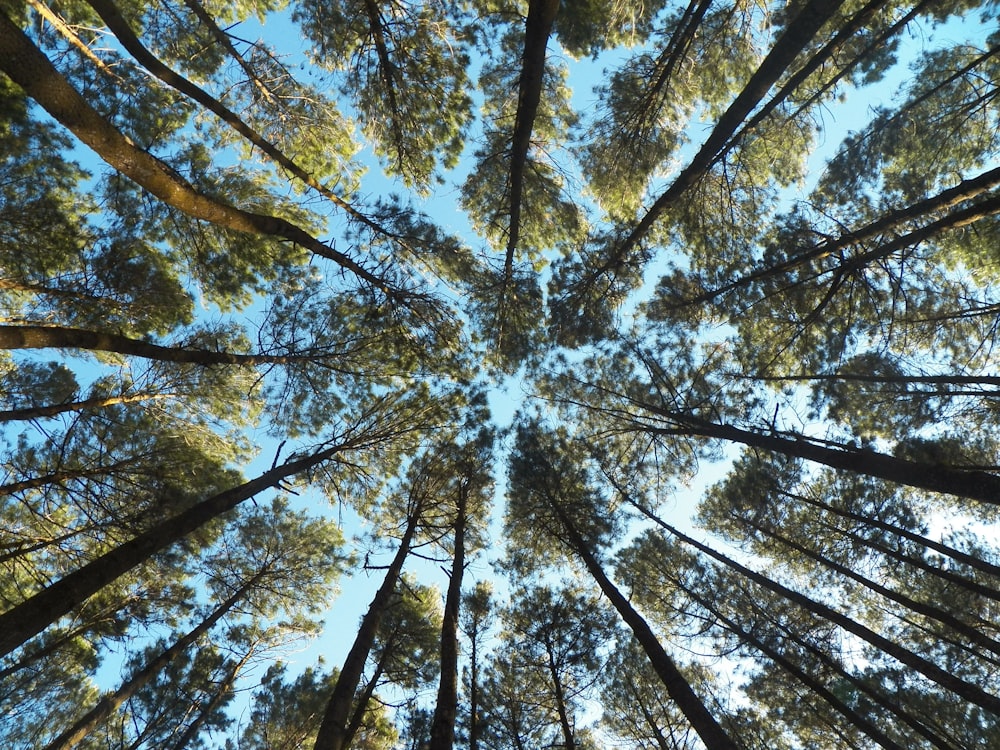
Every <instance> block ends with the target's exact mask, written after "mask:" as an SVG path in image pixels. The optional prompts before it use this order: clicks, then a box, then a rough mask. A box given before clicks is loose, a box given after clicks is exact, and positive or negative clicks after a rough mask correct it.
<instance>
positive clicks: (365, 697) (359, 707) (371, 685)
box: [344, 649, 388, 747]
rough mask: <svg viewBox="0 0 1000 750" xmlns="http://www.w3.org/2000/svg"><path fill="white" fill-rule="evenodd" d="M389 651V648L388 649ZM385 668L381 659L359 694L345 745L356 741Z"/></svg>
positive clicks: (345, 733) (345, 732) (345, 737)
mask: <svg viewBox="0 0 1000 750" xmlns="http://www.w3.org/2000/svg"><path fill="white" fill-rule="evenodd" d="M386 653H388V649H387V650H386ZM384 669H385V661H384V659H383V660H381V661H379V663H378V665H376V667H375V673H374V674H373V675H372V678H371V679H370V680H368V684H367V685H365V689H364V690H362V691H361V694H360V695H359V696H358V700H357V702H356V703H355V704H354V713H353V714H352V715H351V721H350V722H349V723H348V725H347V729H346V730H345V731H344V747H350V746H351V743H352V742H353V741H354V737H355V736H356V735H357V733H358V731H359V730H360V729H361V724H362V723H363V722H364V719H365V710H366V709H367V708H368V702H369V701H370V700H371V699H372V696H373V695H375V688H377V687H378V681H379V678H380V677H381V676H382V672H383V671H384Z"/></svg>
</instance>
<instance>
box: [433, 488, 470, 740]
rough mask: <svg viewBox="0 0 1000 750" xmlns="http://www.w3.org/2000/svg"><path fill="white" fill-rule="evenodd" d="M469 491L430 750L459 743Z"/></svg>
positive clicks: (444, 622) (462, 508) (448, 599)
mask: <svg viewBox="0 0 1000 750" xmlns="http://www.w3.org/2000/svg"><path fill="white" fill-rule="evenodd" d="M467 493H468V489H467V487H466V485H465V484H464V483H463V484H462V485H460V486H459V488H458V501H457V503H456V509H455V554H454V557H453V558H452V564H451V578H450V580H449V581H448V593H447V595H446V596H445V602H444V616H443V617H442V619H441V678H440V682H439V683H438V694H437V702H436V703H435V705H434V718H433V720H432V722H431V738H430V745H429V746H428V749H429V750H452V747H453V746H454V744H455V719H456V716H457V715H458V613H459V607H460V606H461V601H462V578H463V575H464V574H465V527H466V520H467V519H466V512H467V510H468V508H467V506H468V496H467Z"/></svg>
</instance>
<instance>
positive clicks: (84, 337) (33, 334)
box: [0, 325, 316, 366]
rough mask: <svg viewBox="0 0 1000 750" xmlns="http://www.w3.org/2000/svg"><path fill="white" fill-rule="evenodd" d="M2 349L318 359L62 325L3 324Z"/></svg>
mask: <svg viewBox="0 0 1000 750" xmlns="http://www.w3.org/2000/svg"><path fill="white" fill-rule="evenodd" d="M0 349H85V350H88V351H99V352H114V353H116V354H127V355H130V356H133V357H141V358H143V359H150V360H155V361H159V362H185V363H191V364H196V365H206V366H207V365H247V366H255V365H272V364H288V363H290V362H303V361H309V360H314V359H316V357H315V355H310V354H293V355H287V356H280V355H267V354H233V353H231V352H218V351H212V350H210V349H186V348H181V347H175V346H161V345H159V344H152V343H150V342H148V341H143V340H142V339H130V338H128V337H127V336H121V335H118V334H115V333H102V332H100V331H90V330H87V329H83V328H64V327H61V326H29V325H24V326H0Z"/></svg>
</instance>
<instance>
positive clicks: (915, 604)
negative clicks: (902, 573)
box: [751, 524, 1000, 665]
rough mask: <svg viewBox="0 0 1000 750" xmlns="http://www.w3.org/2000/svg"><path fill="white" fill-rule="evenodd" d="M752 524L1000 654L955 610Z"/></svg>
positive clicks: (997, 647)
mask: <svg viewBox="0 0 1000 750" xmlns="http://www.w3.org/2000/svg"><path fill="white" fill-rule="evenodd" d="M751 526H752V527H753V528H754V529H756V530H757V531H759V532H761V533H762V534H765V535H766V536H768V537H770V538H771V539H774V540H775V541H776V542H778V543H779V544H783V545H784V546H786V547H788V548H789V549H791V550H795V551H796V552H799V553H800V554H802V555H804V556H805V557H807V558H809V559H810V560H814V561H815V562H817V563H819V564H820V565H822V566H824V567H826V568H829V569H830V570H832V571H833V572H835V573H837V574H838V575H840V576H843V577H844V578H847V579H850V580H852V581H855V582H856V583H859V584H861V585H862V586H864V587H865V588H866V589H868V590H869V591H873V592H874V593H876V594H878V595H879V596H882V597H884V598H886V599H888V600H889V601H891V602H895V603H896V604H899V605H901V606H903V607H905V608H906V609H908V610H910V611H911V612H915V613H916V614H920V615H923V616H924V617H927V618H928V619H931V620H937V621H938V622H939V623H941V624H942V625H946V626H947V627H949V628H951V629H952V630H954V631H955V632H956V633H960V634H961V635H963V636H965V637H966V638H968V639H969V641H970V642H971V643H975V644H976V645H978V646H981V647H982V648H984V649H986V650H987V651H989V652H990V653H992V654H994V655H995V656H1000V643H998V642H997V641H995V640H993V639H992V638H990V637H989V636H988V635H986V634H985V633H983V632H981V631H979V630H977V629H976V628H974V627H972V626H970V625H969V624H968V623H967V622H964V621H962V620H960V619H958V618H957V617H956V616H955V615H953V614H952V613H950V612H947V611H946V610H943V609H941V608H940V607H935V606H934V605H932V604H927V603H926V602H919V601H916V600H915V599H912V598H911V597H909V596H906V595H905V594H901V593H900V592H898V591H894V590H893V589H890V588H888V587H886V586H882V585H881V584H879V583H876V582H875V581H873V580H871V579H869V578H867V577H865V576H863V575H861V574H860V573H858V572H857V571H855V570H854V569H853V568H849V567H847V566H846V565H842V564H840V563H839V562H837V561H836V560H831V559H830V558H828V557H826V556H825V555H821V554H820V553H818V552H816V551H815V550H812V549H810V548H808V547H806V546H805V545H803V544H799V543H798V542H796V541H795V540H793V539H790V538H788V537H786V536H784V535H783V534H779V533H778V532H776V531H773V530H771V529H768V528H765V527H764V526H761V525H758V524H751ZM958 645H962V644H958ZM972 653H973V654H974V655H976V656H978V657H979V658H980V659H982V658H984V657H983V656H982V655H981V654H977V653H976V652H975V651H972ZM987 661H990V662H991V663H993V664H994V665H996V664H997V661H996V660H995V659H987Z"/></svg>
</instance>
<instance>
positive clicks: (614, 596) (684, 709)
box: [553, 503, 739, 750]
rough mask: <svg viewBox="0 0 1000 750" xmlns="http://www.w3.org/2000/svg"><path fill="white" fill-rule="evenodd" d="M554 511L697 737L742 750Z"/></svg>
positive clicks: (714, 748) (718, 747)
mask: <svg viewBox="0 0 1000 750" xmlns="http://www.w3.org/2000/svg"><path fill="white" fill-rule="evenodd" d="M553 509H554V510H555V512H556V515H557V516H558V517H559V520H560V522H561V523H562V525H563V528H564V529H565V530H566V533H567V536H568V537H569V541H570V545H571V547H572V549H573V550H574V551H575V552H576V554H577V555H578V556H579V557H580V559H581V561H582V562H583V564H584V566H585V567H586V568H587V570H588V571H589V572H590V574H591V576H593V578H594V580H595V581H596V582H597V585H598V586H599V587H600V589H601V591H602V592H604V595H605V596H606V597H608V601H610V602H611V604H612V605H613V606H614V608H615V609H616V610H618V613H619V614H620V615H621V617H622V619H623V620H624V621H625V623H626V624H627V625H628V626H629V627H630V628H631V629H632V633H633V634H634V635H635V637H636V640H637V641H638V642H639V645H641V646H642V648H643V650H644V651H645V652H646V656H648V657H649V661H650V663H651V664H652V666H653V669H654V670H655V671H656V673H657V675H659V677H660V680H662V682H663V686H664V688H666V691H667V693H668V694H669V695H670V697H671V698H672V699H673V701H674V703H675V704H676V705H677V707H678V708H679V709H680V711H681V713H683V714H684V716H685V717H686V718H687V720H688V722H690V724H691V726H692V728H693V729H694V730H695V732H697V733H698V736H699V737H701V739H702V742H704V743H705V746H706V747H708V748H711V750H739V746H738V745H737V744H736V743H735V742H734V741H733V740H732V739H731V738H730V737H729V735H728V734H726V732H725V730H724V729H723V728H722V727H721V726H720V724H719V722H718V721H716V719H715V717H714V716H713V715H712V713H711V712H710V711H709V710H708V707H707V706H706V705H705V704H704V702H703V701H702V700H701V698H699V697H698V695H697V694H696V693H695V692H694V690H693V689H692V688H691V684H690V683H689V682H688V681H687V679H686V678H685V677H684V675H683V674H681V671H680V670H679V669H678V668H677V665H675V664H674V662H673V660H672V659H671V658H670V657H669V656H668V655H667V652H666V651H664V650H663V646H661V645H660V642H659V641H658V640H657V638H656V635H655V634H654V633H653V631H652V629H650V627H649V625H648V624H647V623H646V621H645V620H644V619H643V617H642V615H640V614H639V613H638V612H637V611H636V610H635V609H634V608H633V607H632V605H631V604H630V603H629V601H628V599H626V598H625V596H624V595H623V594H622V593H621V592H620V591H619V590H618V588H617V587H616V586H615V585H614V584H613V583H612V582H611V580H610V579H609V578H608V577H607V575H606V574H605V573H604V570H603V568H602V567H601V565H600V563H599V562H598V561H597V558H596V557H595V556H594V554H593V552H591V550H590V548H589V546H588V545H587V543H586V542H585V541H584V540H583V538H582V537H581V536H580V534H579V533H578V532H577V530H576V528H575V526H573V524H572V522H571V521H570V520H569V518H568V517H567V516H566V514H565V512H564V511H563V510H562V508H561V507H559V505H558V503H553Z"/></svg>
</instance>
